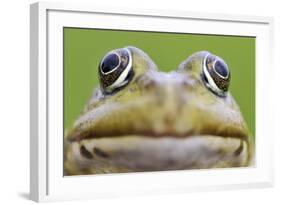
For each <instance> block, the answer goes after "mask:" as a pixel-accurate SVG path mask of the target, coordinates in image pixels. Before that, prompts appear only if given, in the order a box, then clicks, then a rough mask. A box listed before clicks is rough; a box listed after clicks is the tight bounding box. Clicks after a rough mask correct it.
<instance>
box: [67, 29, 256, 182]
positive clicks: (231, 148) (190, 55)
mask: <svg viewBox="0 0 281 205" xmlns="http://www.w3.org/2000/svg"><path fill="white" fill-rule="evenodd" d="M255 40H256V39H255V37H247V36H227V35H206V34H204V35H203V34H189V33H168V32H149V31H125V30H106V29H104V30H103V29H85V28H83V29H82V28H71V27H64V30H63V92H64V96H63V125H64V139H63V140H64V153H63V154H64V165H63V168H64V175H65V176H70V175H91V174H105V173H132V172H151V171H170V170H192V169H212V168H236V167H248V166H254V151H255V149H254V147H255Z"/></svg>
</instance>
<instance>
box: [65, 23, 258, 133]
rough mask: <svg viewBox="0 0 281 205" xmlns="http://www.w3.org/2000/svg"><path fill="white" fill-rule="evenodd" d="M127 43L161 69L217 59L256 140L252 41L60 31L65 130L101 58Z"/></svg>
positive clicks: (88, 91)
mask: <svg viewBox="0 0 281 205" xmlns="http://www.w3.org/2000/svg"><path fill="white" fill-rule="evenodd" d="M129 45H131V46H135V47H138V48H140V49H142V50H143V51H144V52H146V53H147V54H148V55H149V56H150V57H151V58H152V60H153V61H154V62H155V63H156V65H157V66H158V67H159V69H160V70H162V71H169V70H173V69H176V68H177V66H178V65H179V64H180V63H181V62H182V61H183V60H184V59H186V58H187V57H188V56H189V55H191V54H192V53H194V52H197V51H200V50H207V51H210V52H211V53H213V54H215V55H218V56H220V57H222V58H223V59H224V60H225V62H226V63H227V64H228V67H229V68H230V70H231V83H230V92H231V93H232V95H233V97H234V98H235V100H236V102H237V103H238V104H239V106H240V109H241V111H242V113H243V116H244V118H245V120H246V122H247V124H248V126H249V129H250V131H251V134H252V135H253V136H255V38H253V37H240V36H221V35H201V34H196V35H194V34H179V33H158V32H140V31H116V30H98V29H80V28H64V128H65V129H68V128H70V127H71V126H72V124H73V123H74V121H75V119H76V118H77V117H78V116H79V114H80V112H81V110H82V109H83V108H84V106H85V105H86V103H87V101H88V100H89V98H90V96H91V94H92V92H93V89H94V87H95V86H96V85H98V75H97V68H98V64H99V62H100V60H101V58H102V57H103V56H104V55H105V54H106V53H107V52H108V51H110V50H113V49H116V48H121V47H125V46H129Z"/></svg>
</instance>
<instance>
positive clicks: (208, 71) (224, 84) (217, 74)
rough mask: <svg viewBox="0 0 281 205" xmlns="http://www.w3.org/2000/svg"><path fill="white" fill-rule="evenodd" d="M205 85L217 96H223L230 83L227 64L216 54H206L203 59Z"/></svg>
mask: <svg viewBox="0 0 281 205" xmlns="http://www.w3.org/2000/svg"><path fill="white" fill-rule="evenodd" d="M202 75H203V80H204V83H205V85H206V86H207V87H208V88H209V89H210V90H211V91H213V92H214V93H215V94H217V95H219V96H225V95H226V93H227V91H228V87H229V84H230V71H229V69H228V66H227V64H226V63H225V62H224V61H223V60H222V59H221V58H219V57H218V56H215V55H212V54H208V55H207V56H206V57H205V59H204V61H203V71H202Z"/></svg>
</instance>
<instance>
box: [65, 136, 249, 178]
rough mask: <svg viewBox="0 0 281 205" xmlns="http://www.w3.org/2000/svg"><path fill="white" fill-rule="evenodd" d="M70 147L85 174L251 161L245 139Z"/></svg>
mask: <svg viewBox="0 0 281 205" xmlns="http://www.w3.org/2000/svg"><path fill="white" fill-rule="evenodd" d="M71 146H72V147H71V155H72V156H75V157H74V158H72V160H74V161H76V164H77V165H78V166H79V169H80V170H81V169H82V170H83V174H85V171H86V172H87V171H88V172H89V173H107V172H138V171H163V170H183V169H198V168H200V169H204V168H218V167H241V166H247V165H248V161H249V144H248V142H247V141H246V140H243V139H240V138H237V137H222V136H214V135H190V136H188V137H184V138H178V137H174V136H161V137H157V138H155V137H152V136H139V135H127V136H119V137H118V136H114V137H104V138H93V139H84V140H80V141H77V142H74V143H72V144H71ZM69 154H70V153H69ZM76 174H77V172H76Z"/></svg>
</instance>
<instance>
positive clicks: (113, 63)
mask: <svg viewBox="0 0 281 205" xmlns="http://www.w3.org/2000/svg"><path fill="white" fill-rule="evenodd" d="M118 65H119V57H118V56H117V55H116V54H115V53H112V54H109V55H108V56H107V57H106V58H105V59H104V60H103V62H102V64H101V69H102V71H103V72H104V73H107V72H109V71H111V70H113V69H114V68H116V67H117V66H118Z"/></svg>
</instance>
